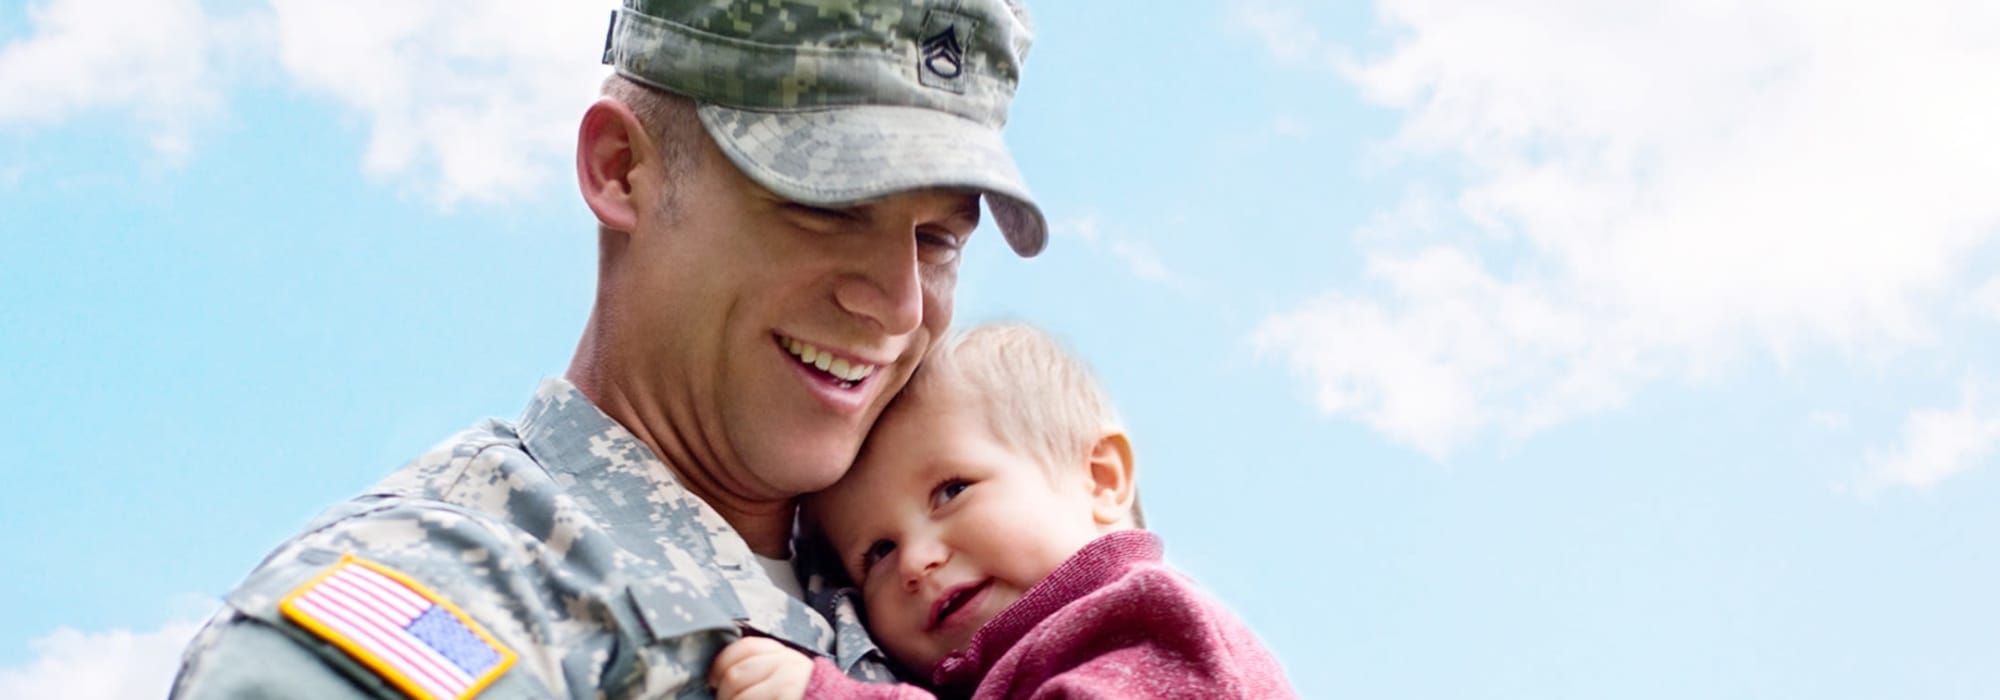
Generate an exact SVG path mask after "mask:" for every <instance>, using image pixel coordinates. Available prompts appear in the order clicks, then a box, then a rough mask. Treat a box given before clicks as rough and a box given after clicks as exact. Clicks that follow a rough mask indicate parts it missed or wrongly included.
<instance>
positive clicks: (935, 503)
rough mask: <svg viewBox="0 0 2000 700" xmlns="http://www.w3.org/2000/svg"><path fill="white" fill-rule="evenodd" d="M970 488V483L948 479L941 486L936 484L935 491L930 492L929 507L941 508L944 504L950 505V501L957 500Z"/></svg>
mask: <svg viewBox="0 0 2000 700" xmlns="http://www.w3.org/2000/svg"><path fill="white" fill-rule="evenodd" d="M970 486H972V482H970V481H966V480H964V479H950V480H947V481H945V482H944V483H942V484H938V487H937V490H936V491H933V492H931V507H932V508H943V507H944V504H946V503H950V502H951V499H954V498H958V495H959V494H961V493H965V489H966V488H967V487H970Z"/></svg>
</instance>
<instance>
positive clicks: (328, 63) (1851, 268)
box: [0, 0, 2000, 699]
mask: <svg viewBox="0 0 2000 700" xmlns="http://www.w3.org/2000/svg"><path fill="white" fill-rule="evenodd" d="M610 6H611V5H610V4H609V3H605V2H602V1H601V0H598V1H594V2H583V3H579V2H564V3H550V2H543V1H540V0H493V1H492V2H486V3H475V4H465V3H445V2H437V1H434V0H394V1H390V0H357V1H355V2H348V3H318V2H304V1H302V0H230V1H223V0H150V1H148V2H129V1H125V0H100V1H98V2H84V1H83V0H40V1H31V2H27V3H25V4H24V3H21V2H18V1H10V2H0V363H4V364H5V365H6V366H7V367H8V368H9V369H8V371H5V372H0V392H4V393H5V395H7V396H12V397H14V398H12V399H10V400H9V401H7V402H6V403H5V408H4V409H0V440H4V441H5V444H6V445H7V448H6V449H5V450H0V474H4V475H5V477H6V482H7V485H8V488H5V489H0V551H4V552H6V553H7V554H8V559H9V562H8V564H7V566H5V567H0V600H6V601H7V603H6V604H5V609H6V613H5V614H4V615H0V697H65V698H126V697H158V696H159V695H160V694H161V693H162V691H163V690H164V688H165V687H166V683H167V681H168V679H169V678H170V677H171V674H172V672H173V668H174V667H175V665H176V663H177V658H178V654H179V651H180V649H181V647H182V646H183V645H184V643H185V641H186V639H187V638H188V636H189V635H190V634H192V632H193V630H194V629H195V627H196V625H198V624H199V621H200V620H201V619H203V618H204V617H205V616H206V614H207V613H208V612H209V611H211V610H213V609H214V606H215V605H216V600H217V598H218V596H220V595H221V594H222V593H223V592H225V591H227V590H228V589H229V588H231V587H232V586H233V585H234V584H235V583H236V582H237V581H238V580H239V579H240V578H241V577H242V576H243V575H244V574H245V573H247V572H248V571H249V570H250V569H251V568H252V567H253V566H254V565H255V564H256V562H257V561H258V560H259V559H260V558H261V557H262V556H263V555H264V554H265V553H266V552H268V551H270V549H271V548H273V547H274V546H276V545H277V544H278V543H280V542H281V541H283V540H284V539H285V538H287V537H288V536H289V535H290V534H292V533H293V532H294V531H295V530H296V529H297V528H298V527H299V526H301V525H302V524H303V523H304V522H305V521H306V520H307V519H308V518H310V517H311V516H312V515H313V514H315V513H316V512H318V511H319V510H320V509H322V508H324V507H326V506H329V505H331V504H333V503H335V502H337V501H339V500H341V499H344V498H346V497H347V496H349V495H351V494H354V493H355V492H357V491H359V490H360V489H362V488H364V487H366V486H368V485H369V484H372V483H374V482H375V481H376V480H378V479H379V478H380V477H381V476H382V475H384V474H386V473H388V472H389V471H391V470H393V469H395V468H396V467H397V466H399V465H401V464H402V463H404V462H405V461H406V460H408V459H410V458H411V457H414V456H415V455H417V454H419V453H421V452H422V451H423V450H425V449H426V448H427V447H429V446H430V445H432V444H434V443H436V442H437V441H439V440H441V439H443V438H444V437H445V436H447V435H449V434H450V433H452V432H454V431H456V430H458V429H459V428H462V427H464V426H467V425H470V424H471V423H472V422H474V421H475V420H478V419H480V418H482V417H486V416H502V417H511V416H515V415H518V413H519V411H520V410H521V408H522V407H523V406H524V405H525V404H526V401H527V399H528V397H529V396H530V393H531V392H532V391H533V389H534V387H535V385H536V383H537V382H538V381H539V379H540V378H542V377H545V376H553V375H559V374H561V372H562V371H563V369H564V368H565V367H566V366H567V363H568V359H569V355H570V352H571V351H572V350H573V348H574V344H575V342H576V338H577V334H578V332H579V330H580V329H581V327H582V323H583V320H584V318H585V316H586V314H587V312H588V308H589V302H590V298H591V293H592V284H593V274H594V271H595V245H594V240H593V238H594V224H593V222H592V220H591V219H590V217H589V214H588V211H587V210H586V209H585V208H584V207H583V206H582V205H581V200H580V198H579V196H578V194H577V190H576V185H575V181H574V177H573V175H572V173H573V169H572V166H571V162H572V160H571V159H572V158H573V151H572V148H573V138H574V131H575V128H576V123H577V119H578V117H580V116H581V114H582V110H583V108H584V107H585V106H586V105H587V104H588V103H589V101H590V100H591V99H592V97H593V95H594V94H595V88H596V85H597V83H598V81H599V80H600V79H601V77H602V76H603V74H604V70H605V69H604V68H603V67H601V66H599V65H597V63H596V58H597V53H598V51H599V49H600V47H601V43H602V41H603V32H604V22H605V18H606V16H607V14H608V13H607V10H608V9H609V7H610ZM1031 9H1032V10H1033V12H1034V15H1035V26H1036V41H1035V45H1034V48H1033V49H1032V50H1031V52H1030V54H1029V60H1028V65H1027V68H1026V76H1025V78H1024V81H1023V85H1022V87H1021V90H1020V93H1019V95H1018V97H1017V99H1016V101H1015V103H1014V106H1013V109H1012V112H1011V118H1010V122H1009V126H1008V130H1007V138H1008V141H1009V143H1010V145H1011V147H1012V150H1013V152H1014V154H1015V156H1016V158H1017V160H1018V161H1019V163H1020V165H1021V167H1022V170H1023V171H1024V173H1025V175H1026V177H1027V178H1028V181H1029V184H1030V186H1031V187H1032V188H1033V190H1034V191H1035V193H1036V196H1037V199H1038V200H1039V202H1040V203H1041V205H1042V207H1043V209H1044V211H1045V212H1046V213H1047V214H1048V216H1049V218H1050V220H1051V223H1052V229H1053V234H1052V240H1051V242H1050V245H1049V248H1048V250H1047V252H1045V253H1044V254H1043V255H1041V256H1040V257H1037V258H1034V259H1030V260H1022V259H1019V258H1016V257H1014V256H1012V255H1011V254H1010V253H1009V252H1007V250H1006V248H1005V246H1004V244H1003V243H1002V242H1001V239H1000V236H998V235H997V231H994V230H992V229H991V228H990V227H988V228H985V229H983V230H982V231H981V232H980V233H979V234H978V235H977V236H975V238H974V243H973V245H972V249H971V250H970V251H969V252H968V254H967V256H966V259H965V262H964V265H965V267H964V269H963V271H962V274H961V279H960V283H959V288H958V294H957V296H958V316H957V317H958V319H959V322H960V323H967V322H976V321H981V320H997V319H1020V320H1026V321H1030V322H1033V323H1036V324H1039V325H1042V326H1044V327H1046V328H1048V329H1050V330H1051V331H1052V332H1054V333H1055V334H1056V335H1057V336H1058V337H1060V338H1062V339H1063V340H1064V341H1065V342H1066V343H1068V344H1069V345H1071V346H1072V347H1073V348H1075V349H1076V350H1077V352H1079V353H1080V354H1081V355H1082V356H1083V357H1084V358H1085V359H1086V360H1087V361H1089V362H1090V364H1091V365H1092V366H1093V367H1095V368H1096V370H1097V371H1098V372H1099V374H1100V375H1101V377H1102V378H1103V380H1104V381H1105V383H1106V385H1107V387H1108V388H1109V390H1110V392H1111V394H1112V395H1113V397H1114V398H1115V399H1116V400H1117V401H1118V402H1119V403H1120V405H1121V408H1122V410H1123V411H1124V413H1125V414H1126V419H1127V422H1128V423H1129V424H1130V427H1131V429H1132V435H1133V441H1134V447H1135V452H1136V456H1137V465H1138V470H1139V480H1140V483H1141V484H1142V488H1143V489H1144V491H1145V498H1146V510H1147V517H1148V522H1149V525H1150V526H1151V527H1152V529H1154V530H1155V531H1157V532H1159V533H1160V534H1161V535H1162V536H1163V537H1164V538H1165V540H1166V542H1167V552H1168V559H1169V561H1170V562H1172V563H1173V564H1175V565H1176V566H1178V567H1180V568H1181V569H1183V570H1184V571H1186V572H1187V573H1189V575H1191V576H1192V577H1194V579H1195V580H1197V581H1198V582H1200V584H1201V585H1202V586H1203V587H1204V588H1206V589H1207V590H1208V591H1209V592H1211V593H1212V594H1214V595H1215V596H1216V597H1217V598H1219V599H1220V600H1222V601H1223V602H1224V603H1226V604H1227V605H1229V606H1230V607H1231V608H1233V609H1234V610H1235V611H1236V612H1237V613H1238V614H1239V615H1240V616H1241V617H1242V618H1243V619H1244V620H1245V621H1246V622H1247V623H1249V625H1250V626H1251V627H1252V628H1253V629H1254V630H1255V631H1256V632H1257V634H1258V635H1259V636H1260V637H1261V638H1262V639H1263V640H1264V641H1265V642H1266V643H1267V644H1268V645H1269V646H1270V647H1271V648H1272V649H1273V650H1274V652H1275V653H1276V654H1277V656H1278V657H1279V658H1280V659H1281V661H1282V662H1283V663H1284V664H1285V666H1286V668H1287V671H1288V674H1289V676H1290V678H1291V680H1292V682H1293V684H1294V685H1295V686H1296V687H1297V689H1298V690H1299V691H1300V693H1301V694H1302V695H1303V696H1305V697H1348V698H1538V699H1539V698H1604V697H1618V698H1688V697H1703V698H1772V697H1815V698H1885V697H1896V698H1906V697H1907V698H1991V697H1995V696H2000V635H1995V634H1994V630H1996V629H2000V597H1996V596H1995V595H1994V593H1993V592H1994V591H1995V590H2000V547H1996V546H1994V544H1995V542H1994V539H1995V537H1994V535H1995V533H2000V508H1995V507H1993V506H1994V504H1995V503H2000V351H1996V348H2000V197H1997V196H1995V192H1996V190H2000V129H1995V128H1994V127H1993V125H1994V124H2000V81H1995V80H1994V79H1993V76H1994V75H1996V74H2000V5H1996V4H1994V3H1992V2H1989V1H1988V0H1908V1H1906V2H1899V3H1883V2H1856V1H1850V0H1834V1H1828V0H1761V1H1752V2H1717V1H1716V0H1645V1H1637V0H1615V1H1607V0H1478V1H1474V0H1374V1H1373V2H1339V3H1330V2H1306V1H1304V0H1243V1H1241V2H1218V3H1199V2H1185V3H1160V2H1148V1H1145V0H1093V1H1092V2H1048V1H1043V2H1038V3H1031Z"/></svg>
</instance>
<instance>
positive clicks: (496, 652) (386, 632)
mask: <svg viewBox="0 0 2000 700" xmlns="http://www.w3.org/2000/svg"><path fill="white" fill-rule="evenodd" d="M278 608H279V609H280V610H283V611H284V613H285V617H286V618H287V619H289V620H291V621H293V622H296V623H298V624H299V625H300V626H301V627H304V628H306V629H308V630H311V631H312V632H313V633H314V634H317V635H319V636H320V638H322V639H325V640H327V641H329V642H332V643H333V644H334V646H337V647H340V648H341V650H342V651H345V652H347V654H348V655H349V656H353V657H354V659H355V660H356V661H360V662H361V663H362V664H363V665H365V666H367V667H368V668H370V669H373V670H374V671H375V672H376V673H378V674H381V675H382V677H383V678H384V679H387V680H388V681H389V682H390V683H391V684H394V685H395V686H396V687H397V688H399V689H401V690H402V691H403V692H404V693H408V694H409V696H410V697H413V698H421V699H422V700H446V699H447V698H451V699H454V700H462V699H463V698H470V697H472V696H473V695H475V694H477V693H478V692H479V691H480V690H481V689H483V688H485V687H486V686H487V684H489V683H492V682H493V679H495V678H498V677H500V674H501V673H502V672H504V671H506V670H507V667H508V666H512V665H513V664H514V652H513V650H510V649H508V648H507V647H506V645H504V644H501V643H500V642H498V641H496V640H494V639H493V635H490V634H487V633H486V629H485V628H483V627H480V626H479V623H477V622H474V621H473V620H472V618H470V617H466V615H465V613H464V612H462V611H460V610H459V609H458V607H457V606H454V605H452V604H451V603H450V602H448V601H446V600H444V599H443V598H439V597H438V596H437V595H435V594H433V593H431V592H430V591H429V590H428V589H425V588H424V587H423V585H422V584H419V583H417V582H416V581H413V580H411V579H410V577H408V576H404V575H403V574H401V573H398V572H397V571H395V570H394V569H390V568H389V567H386V566H382V565H381V564H376V563H374V562H371V561H366V560H363V559H360V558H357V557H355V556H354V555H351V554H350V555H347V556H344V557H341V559H340V563H338V564H334V565H333V568H331V569H328V570H327V571H326V573H323V574H320V575H319V577H318V578H315V579H313V580H312V581H311V582H308V583H306V585H303V586H300V587H299V588H298V590H295V591H292V593H291V595H288V596H285V599H284V600H283V601H280V602H279V603H278Z"/></svg>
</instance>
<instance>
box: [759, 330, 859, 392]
mask: <svg viewBox="0 0 2000 700" xmlns="http://www.w3.org/2000/svg"><path fill="white" fill-rule="evenodd" d="M772 337H773V338H775V339H777V341H778V347H779V348H781V349H783V350H784V351H785V352H786V353H788V354H790V355H791V356H792V359H794V360H797V361H798V362H799V364H800V365H803V366H805V367H806V368H808V369H811V370H813V371H816V372H818V373H819V374H820V375H821V376H824V377H825V378H826V379H827V381H828V382H829V383H832V384H833V385H835V386H838V387H840V388H842V389H852V388H854V387H855V386H856V385H859V384H860V383H862V382H864V381H867V380H868V378H869V377H872V376H874V375H875V370H878V369H881V367H880V366H878V365H871V364H867V363H864V362H860V361H856V360H849V359H847V358H844V357H835V356H834V355H833V353H831V352H827V351H825V350H821V349H820V348H819V346H816V345H813V344H812V343H808V342H805V341H803V340H799V339H797V338H787V337H785V336H782V335H776V334H773V335H772Z"/></svg>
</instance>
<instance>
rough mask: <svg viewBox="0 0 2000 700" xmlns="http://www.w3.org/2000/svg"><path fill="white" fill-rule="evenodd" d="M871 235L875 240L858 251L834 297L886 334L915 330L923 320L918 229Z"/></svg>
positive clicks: (922, 286)
mask: <svg viewBox="0 0 2000 700" xmlns="http://www.w3.org/2000/svg"><path fill="white" fill-rule="evenodd" d="M871 236H872V237H873V238H874V239H875V240H873V241H870V245H869V246H868V247H867V248H866V249H864V250H861V251H857V252H856V254H855V260H854V267H853V269H852V270H851V271H850V272H849V273H848V274H847V275H846V276H845V277H843V278H842V279H841V281H840V283H839V285H838V286H837V287H836V288H835V289H834V299H835V301H836V302H838V303H839V304H840V308H842V309H845V310H846V311H847V312H848V313H852V314H854V315H856V316H860V317H862V318H864V319H867V320H868V321H869V322H871V323H873V324H875V326H876V328H877V329H878V330H880V331H881V332H882V333H883V334H885V335H903V334H906V333H909V332H911V331H914V330H916V329H917V326H918V325H919V324H921V323H923V321H924V285H923V275H922V272H921V270H920V269H919V267H918V262H917V240H916V232H915V231H914V230H906V231H900V232H892V231H878V232H874V233H872V234H871Z"/></svg>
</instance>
